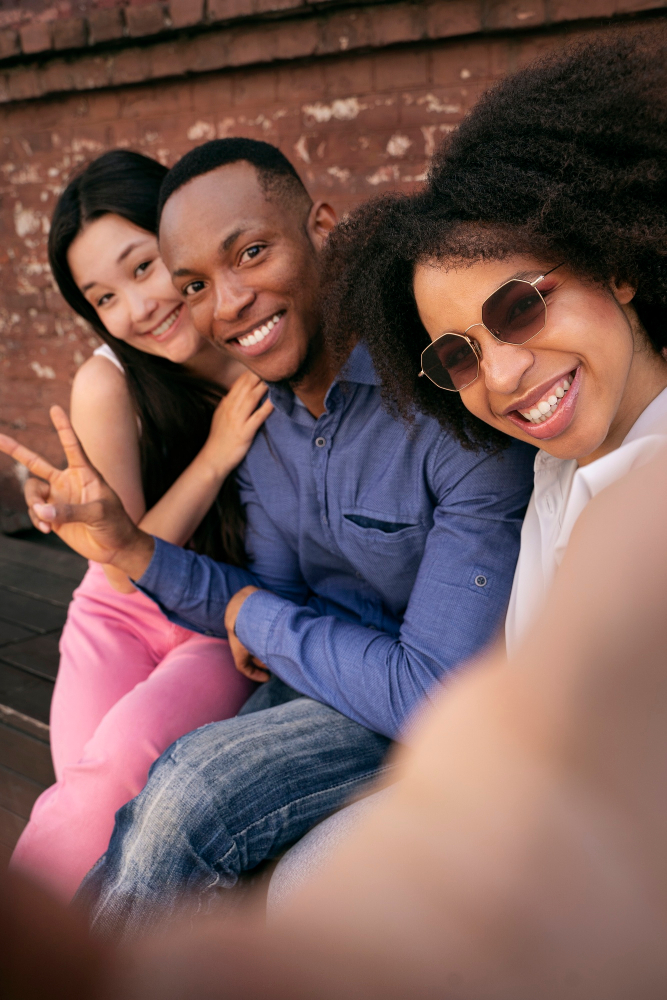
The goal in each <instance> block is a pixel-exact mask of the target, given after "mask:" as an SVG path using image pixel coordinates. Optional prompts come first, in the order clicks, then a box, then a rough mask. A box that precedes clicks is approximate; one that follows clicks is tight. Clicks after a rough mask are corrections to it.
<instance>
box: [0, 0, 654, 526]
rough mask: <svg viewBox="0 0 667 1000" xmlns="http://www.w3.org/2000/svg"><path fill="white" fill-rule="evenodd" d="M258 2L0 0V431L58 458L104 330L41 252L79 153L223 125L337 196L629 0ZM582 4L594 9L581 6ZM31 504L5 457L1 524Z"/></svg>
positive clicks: (366, 191)
mask: <svg viewBox="0 0 667 1000" xmlns="http://www.w3.org/2000/svg"><path fill="white" fill-rule="evenodd" d="M262 2H263V0H248V2H247V3H245V0H234V2H232V0H224V3H223V2H222V0H219V2H218V4H217V8H216V9H217V11H218V14H220V12H222V14H224V15H225V16H227V21H224V18H223V21H224V23H223V24H222V27H220V25H218V23H217V22H216V23H215V24H214V25H213V27H211V23H210V20H211V19H210V17H209V14H208V13H207V11H208V10H209V9H210V10H213V9H214V6H215V5H214V4H213V3H211V2H209V5H208V8H205V7H204V5H203V3H199V4H197V0H191V2H189V4H188V5H186V6H187V9H188V10H189V11H190V12H192V10H193V9H194V8H197V9H198V10H200V12H203V13H202V18H203V20H201V19H200V20H201V23H200V24H198V25H195V26H194V29H192V30H187V31H186V30H184V29H183V30H181V29H178V30H177V29H176V28H175V27H174V25H173V21H172V20H169V11H168V9H167V6H166V5H165V4H143V7H144V8H145V9H146V10H148V8H149V7H153V8H155V7H159V13H160V17H161V18H163V20H162V21H161V22H160V24H158V23H157V21H156V20H154V21H153V22H149V21H148V20H146V22H145V25H146V26H147V31H146V32H145V33H144V34H145V35H146V36H151V37H144V36H139V37H138V38H133V37H132V36H131V35H130V34H129V28H128V25H129V24H130V23H131V21H130V20H129V19H128V17H127V8H128V6H131V5H128V4H123V5H118V4H113V3H108V2H107V3H103V2H100V0H98V2H97V3H95V2H92V0H90V2H87V3H79V2H77V3H72V4H69V3H65V2H63V3H57V2H52V3H48V2H47V0H31V2H28V3H23V2H22V3H21V4H20V6H19V5H18V4H17V3H11V2H6V0H4V2H3V0H0V29H1V30H2V31H4V32H6V33H7V32H8V33H9V34H11V33H12V32H13V33H14V34H13V36H12V37H14V39H15V44H14V51H13V54H11V53H10V54H9V55H6V56H5V57H4V64H3V61H2V60H3V55H2V49H1V46H0V430H3V431H6V432H7V433H11V434H14V435H15V436H17V437H19V438H20V439H21V440H22V441H24V442H25V443H26V444H28V445H32V446H35V447H39V448H40V449H43V450H44V451H45V452H46V453H47V455H49V456H50V457H51V458H53V459H59V449H58V446H57V441H55V439H54V435H53V433H52V432H51V430H50V426H49V421H48V413H47V411H48V407H49V405H51V404H52V403H54V402H58V403H60V404H62V405H65V406H67V402H68V396H69V387H70V384H71V380H72V377H73V375H74V372H75V371H76V368H77V366H78V365H80V364H81V363H82V362H83V360H84V359H85V358H86V357H88V355H89V354H90V353H91V351H92V349H93V347H94V346H95V345H96V343H97V341H96V339H95V337H94V336H93V334H92V332H91V331H90V329H88V328H87V327H86V325H85V324H84V323H83V322H82V321H81V320H79V319H78V318H76V317H74V316H73V315H72V314H71V312H70V311H69V310H68V309H67V308H66V307H65V306H64V303H63V302H62V300H61V298H60V296H59V295H58V293H57V292H56V291H55V289H54V287H53V283H52V280H51V276H50V273H49V270H48V266H47V264H46V257H45V248H46V240H47V233H48V227H49V217H50V214H51V212H52V209H53V206H54V202H55V200H56V198H57V197H58V194H59V193H60V191H62V188H63V186H64V184H65V183H66V181H67V179H68V178H69V177H70V176H71V174H72V173H73V172H74V171H76V170H77V169H78V168H79V167H80V166H81V164H83V163H85V162H86V161H87V160H89V159H90V158H93V157H95V156H96V155H97V154H99V153H101V152H102V151H104V150H106V149H109V148H113V147H116V146H122V147H126V148H132V149H136V150H139V151H141V152H145V153H147V154H149V155H152V156H155V157H157V158H158V159H159V160H161V161H162V162H163V163H166V164H171V163H173V162H174V161H175V160H176V159H177V158H178V157H180V156H181V155H182V154H183V153H184V152H186V151H187V150H188V149H190V148H192V146H194V145H196V144H198V143H200V142H203V141H205V140H207V139H210V138H213V137H215V136H226V135H245V136H253V137H256V138H262V139H266V140H268V141H269V142H273V143H275V144H277V145H278V146H280V148H281V149H282V150H283V151H284V152H285V153H286V154H287V155H288V156H289V157H290V158H291V159H292V160H293V162H294V163H295V164H296V166H297V167H298V169H299V170H300V172H301V174H302V176H303V178H304V181H305V182H306V184H307V185H308V186H309V188H310V189H311V191H312V193H313V194H314V195H315V196H317V197H326V198H328V199H329V200H330V201H331V202H332V203H333V205H334V206H335V207H336V208H337V209H338V210H339V211H341V212H342V211H345V210H346V209H348V208H349V207H351V206H352V205H354V204H355V203H358V202H359V201H361V200H363V199H365V198H367V197H369V196H371V195H374V194H378V193H380V192H383V191H387V190H391V189H395V188H400V189H404V190H405V189H409V188H412V187H413V186H414V185H415V184H418V183H419V182H420V181H421V180H422V178H423V177H424V172H425V170H426V167H427V163H428V159H429V156H430V155H431V153H432V151H433V149H434V147H435V146H436V145H437V144H438V142H439V140H440V138H441V137H442V136H443V134H444V133H446V132H447V131H448V130H450V129H452V128H453V127H454V125H455V124H456V122H457V121H459V119H460V118H461V116H462V115H463V114H464V113H465V112H466V110H467V109H468V108H469V107H470V106H471V105H472V104H473V102H474V101H475V100H476V98H477V96H478V95H479V94H480V92H481V91H482V90H484V89H485V88H486V87H488V86H489V84H490V83H491V82H492V81H493V80H496V79H498V78H499V77H501V76H502V75H503V74H505V73H507V72H508V71H511V70H513V69H515V68H516V67H518V66H520V65H522V64H525V63H526V62H528V61H530V60H532V59H533V58H534V57H535V56H536V55H538V54H539V53H540V52H544V51H545V50H547V49H550V48H552V47H554V46H561V45H563V44H564V42H565V41H566V40H568V39H570V38H572V37H573V36H577V35H579V34H581V33H582V32H587V31H590V30H592V29H594V30H606V28H607V26H608V25H609V23H610V21H609V20H606V21H604V22H602V21H596V20H595V19H594V17H601V16H603V15H608V14H613V13H614V12H618V10H619V9H620V7H619V0H584V2H583V4H582V3H579V4H578V5H577V7H576V8H575V6H574V3H573V2H572V0H558V4H556V3H555V0H553V2H552V6H551V8H550V9H549V10H547V9H546V7H545V5H544V3H543V0H538V2H535V3H534V4H530V3H528V4H524V5H523V6H522V4H521V2H519V0H517V2H514V0H509V2H507V3H505V4H504V6H503V5H499V4H498V3H496V4H495V5H493V7H490V6H489V5H487V6H486V7H485V8H484V9H482V7H481V6H480V5H479V4H477V3H475V2H473V0H470V2H469V0H441V2H440V3H430V4H409V3H385V4H380V3H376V4H375V5H374V6H373V8H372V9H370V8H369V5H368V4H366V5H365V6H363V7H362V6H360V7H359V8H358V9H357V8H350V7H349V5H348V7H345V9H344V10H342V11H341V10H339V9H338V8H339V7H340V5H336V4H333V5H330V6H329V7H327V8H325V9H324V10H322V9H321V8H320V7H319V6H318V7H317V9H316V10H315V9H313V5H310V6H309V7H308V9H307V11H306V12H305V13H304V14H302V15H301V16H299V17H298V18H296V17H292V19H291V20H290V19H289V18H287V19H285V18H281V17H277V16H276V15H273V17H272V19H270V20H263V19H262V17H259V16H258V17H254V18H251V19H250V20H249V19H248V17H247V16H246V15H247V11H248V10H249V9H250V7H249V4H251V3H252V4H254V6H255V8H256V9H261V10H266V8H267V7H269V6H271V4H268V3H266V2H264V5H263V6H262ZM631 2H633V3H634V5H635V6H646V2H644V3H641V0H639V2H637V0H631ZM244 3H245V7H244V6H243V5H244ZM568 4H571V5H572V9H571V10H570V11H569V13H568V9H567V5H568ZM587 4H588V10H589V13H590V14H591V15H593V16H594V17H591V18H589V19H583V20H582V7H583V8H586V5H587ZM605 4H607V6H605ZM609 4H611V5H612V6H611V7H609ZM135 6H136V5H135ZM272 6H273V8H277V7H280V6H281V4H280V0H273V4H272ZM282 6H283V7H284V8H287V7H295V6H299V5H297V4H295V3H292V2H291V0H283V3H282ZM650 6H651V7H654V6H655V4H651V5H650ZM119 7H122V8H123V10H122V13H123V17H124V20H123V22H122V23H123V31H122V33H121V36H119V38H115V39H112V40H111V41H110V42H109V46H111V47H110V48H109V47H107V48H106V49H105V48H104V44H103V43H101V42H96V41H95V39H94V38H92V39H91V35H90V21H86V20H85V18H86V17H88V18H89V19H90V16H91V15H92V14H94V13H95V12H96V11H100V10H102V11H103V10H106V11H107V13H108V12H109V10H111V11H112V12H115V13H118V8H119ZM300 7H303V4H301V5H300ZM171 8H173V11H177V10H178V9H180V8H179V7H178V4H173V3H172V5H171ZM241 8H242V9H241ZM183 9H185V8H183ZM238 9H241V14H242V15H243V17H244V18H245V20H243V19H242V21H241V24H240V26H239V25H238V24H236V22H235V21H234V18H233V17H232V14H233V12H234V10H238ZM623 10H624V11H626V8H623ZM73 11H74V12H75V13H76V18H73ZM173 11H172V13H173ZM480 11H481V13H480ZM503 11H504V13H503ZM554 11H556V12H560V14H562V16H558V17H557V16H555V15H554ZM438 12H439V13H438ZM583 12H584V13H585V10H584V11H583ZM154 13H155V11H154ZM628 13H631V11H628ZM27 14H31V15H32V18H29V17H27V16H26V15H27ZM390 14H391V18H393V21H392V20H391V19H387V18H388V15H390ZM436 14H438V17H439V20H438V19H437V18H436ZM522 14H523V15H524V16H523V19H522V17H521V15H522ZM427 15H428V17H427ZM658 16H660V15H659V14H656V13H655V12H653V11H651V12H650V13H649V14H647V15H644V18H643V19H646V17H651V18H653V17H658ZM12 17H14V20H13V21H12ZM207 17H208V20H206V18H207ZM290 17H291V15H290ZM59 18H60V20H61V21H72V20H78V21H81V20H83V22H84V27H85V31H84V33H83V34H82V35H81V37H82V38H85V39H86V41H85V46H83V47H82V46H80V47H79V48H78V49H73V50H72V51H71V52H69V54H68V55H67V57H66V58H64V57H62V56H61V55H60V54H59V53H57V52H56V51H55V48H54V42H53V39H54V37H55V35H54V25H56V24H57V23H58V19H59ZM341 18H343V20H341ZM364 18H365V20H363V19H364ZM383 18H384V19H385V20H383ZM503 18H504V20H503ZM345 19H346V20H345ZM494 19H495V20H494ZM167 21H169V23H167ZM362 21H363V24H362ZM634 23H636V21H635V20H633V21H632V22H631V24H634ZM45 24H46V25H47V26H48V30H49V32H50V34H49V38H50V40H51V41H50V46H49V47H48V48H47V49H45V51H44V52H42V54H41V55H40V56H39V57H38V58H37V57H35V58H34V59H33V60H32V61H31V58H32V57H30V54H29V53H26V51H25V43H24V42H22V41H21V36H20V34H19V32H20V31H24V28H25V27H26V25H33V26H34V25H42V26H44V25H45ZM151 25H152V27H151ZM391 25H393V27H391ZM156 27H157V29H158V30H157V35H158V37H157V39H156V38H154V37H153V35H155V34H156V31H155V30H153V29H155V28H156ZM362 28H363V30H362ZM390 28H391V30H390ZM148 29H149V30H148ZM195 29H196V30H195ZM341 32H343V33H341ZM344 32H347V35H346V34H345V33H344ZM355 32H356V34H355ZM160 33H162V34H165V37H164V38H162V37H161V34H160ZM243 33H245V34H243ZM281 33H282V34H281ZM299 33H300V34H299ZM373 33H375V34H373ZM24 35H25V32H24ZM72 37H73V36H72ZM243 38H245V39H246V42H245V43H243ZM346 38H347V42H346V41H345V39H346ZM16 39H18V41H16ZM253 39H254V40H253ZM249 40H250V41H249ZM251 41H252V44H251ZM21 45H23V46H24V49H21ZM82 45H83V43H82ZM244 45H245V48H244ZM289 46H291V51H290V49H289ZM327 46H328V48H327ZM207 47H208V48H207ZM19 50H20V51H19ZM207 60H208V61H207ZM86 67H88V69H87V68H86ZM95 67H97V69H96V68H95ZM3 80H4V83H3ZM7 81H10V82H7ZM11 81H13V82H11ZM3 86H4V90H3ZM12 87H14V92H13V93H12V92H11V88H12ZM22 88H23V89H22ZM30 94H33V95H34V96H32V97H30ZM21 511H22V504H21V500H20V487H19V475H18V472H17V469H16V468H14V467H13V465H12V463H11V462H10V461H9V460H6V459H5V458H4V456H2V457H1V458H0V512H1V515H2V521H1V522H0V526H2V527H3V528H4V530H15V529H17V528H18V527H20V526H21V524H22V523H23V521H22V518H23V517H24V515H23V514H22V512H21Z"/></svg>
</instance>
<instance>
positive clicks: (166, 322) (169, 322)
mask: <svg viewBox="0 0 667 1000" xmlns="http://www.w3.org/2000/svg"><path fill="white" fill-rule="evenodd" d="M180 311H181V307H180V305H178V306H176V308H175V309H174V310H173V312H170V313H169V315H168V316H167V318H166V319H163V320H162V322H161V323H160V325H159V326H156V327H155V329H154V330H151V333H152V335H153V336H154V337H161V336H162V334H163V333H166V332H167V330H168V329H169V327H170V326H173V325H174V321H175V320H176V317H177V316H178V314H179V312H180Z"/></svg>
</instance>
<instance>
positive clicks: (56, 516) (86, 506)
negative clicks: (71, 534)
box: [32, 500, 104, 531]
mask: <svg viewBox="0 0 667 1000" xmlns="http://www.w3.org/2000/svg"><path fill="white" fill-rule="evenodd" d="M32 509H33V511H34V512H35V515H36V517H37V518H38V519H39V520H40V521H41V522H42V523H43V524H45V525H46V526H47V527H49V528H55V529H57V528H60V527H61V525H63V524H91V525H95V524H99V522H100V521H101V520H102V519H103V517H104V508H103V505H102V503H101V502H100V501H99V500H92V501H91V502H90V503H44V502H40V501H38V502H36V503H33V505H32ZM41 530H43V529H42V528H40V531H41Z"/></svg>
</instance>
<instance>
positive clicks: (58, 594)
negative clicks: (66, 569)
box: [0, 558, 76, 608]
mask: <svg viewBox="0 0 667 1000" xmlns="http://www.w3.org/2000/svg"><path fill="white" fill-rule="evenodd" d="M44 561H45V562H46V560H44ZM0 585H1V586H3V587H5V588H6V589H7V590H10V591H14V593H17V594H26V595H27V596H28V597H37V598H40V599H41V600H42V601H48V602H49V603H50V604H56V605H60V606H61V607H63V608H66V607H67V605H68V604H69V602H70V600H71V599H72V591H73V590H74V588H75V587H76V583H75V581H74V580H68V579H66V578H65V577H64V576H58V575H56V574H55V573H50V572H49V571H48V570H46V569H36V568H35V567H32V566H19V564H18V563H13V562H7V561H6V560H4V559H2V558H0Z"/></svg>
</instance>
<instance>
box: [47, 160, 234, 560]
mask: <svg viewBox="0 0 667 1000" xmlns="http://www.w3.org/2000/svg"><path fill="white" fill-rule="evenodd" d="M166 174H167V168H166V167H163V166H162V164H161V163H158V162H157V161H156V160H152V159H150V158H149V157H147V156H143V155H142V154H141V153H133V152H130V151H129V150H124V149H116V150H112V151H111V152H109V153H104V154H103V155H102V156H100V157H98V159H96V160H94V161H93V162H92V163H91V164H89V165H88V166H87V167H86V168H85V170H84V171H83V172H82V173H81V174H79V175H78V176H77V177H75V178H74V180H72V181H71V182H70V183H69V184H68V185H67V187H66V188H65V190H64V191H63V193H62V195H61V197H60V199H59V201H58V204H57V205H56V208H55V211H54V213H53V218H52V220H51V231H50V233H49V263H50V265H51V270H52V272H53V276H54V278H55V280H56V283H57V285H58V288H59V289H60V292H61V294H62V296H63V298H64V299H65V300H66V301H67V302H68V303H69V305H70V306H71V307H72V309H74V311H75V312H77V313H78V314H79V315H80V316H82V317H83V318H84V319H85V320H87V322H88V323H90V325H91V326H92V327H93V329H94V330H95V333H97V334H98V336H100V337H101V338H102V340H104V341H105V342H106V343H107V344H108V345H109V346H110V347H111V348H112V350H113V351H114V354H116V355H117V356H118V359H119V361H120V363H121V364H122V366H123V369H124V371H125V377H126V379H127V387H128V390H129V393H130V399H131V400H132V405H133V407H134V410H135V412H136V414H137V416H138V417H139V420H140V422H141V434H140V438H139V449H140V460H141V481H142V486H143V491H144V498H145V502H146V509H147V510H150V508H151V507H152V506H154V504H156V503H157V501H158V500H159V499H160V497H162V496H163V495H164V494H165V493H166V491H167V490H168V489H169V487H170V486H171V485H172V484H173V483H174V482H175V480H176V479H178V477H179V476H180V474H181V473H182V472H183V471H184V470H185V469H186V468H187V466H188V465H189V464H190V462H192V460H193V459H194V458H195V456H196V455H197V453H198V452H199V451H200V450H201V448H202V447H203V445H204V443H205V441H206V438H207V437H208V433H209V430H210V426H211V418H212V416H213V411H214V409H215V407H216V406H217V404H218V403H219V401H220V399H221V398H222V396H223V395H224V389H222V387H221V386H219V385H217V384H216V383H215V382H210V381H208V380H206V379H202V378H198V377H197V376H195V375H193V374H191V373H190V372H189V371H187V369H186V368H184V367H183V365H177V364H174V363H173V362H172V361H168V360H167V359H166V358H160V357H156V356H155V355H152V354H146V353H145V352H144V351H139V350H137V348H136V347H132V346H131V345H130V344H126V343H125V342H124V341H122V340H119V339H118V338H116V337H113V336H112V335H111V334H110V333H109V331H108V330H107V328H106V327H105V326H104V324H103V323H102V321H101V320H100V318H99V316H98V315H97V312H96V311H95V309H94V308H93V306H92V305H91V304H90V303H89V302H88V301H87V300H86V298H85V297H84V296H83V294H82V293H81V291H80V290H79V288H78V286H77V284H76V282H75V281H74V278H73V277H72V272H71V270H70V267H69V264H68V261H67V252H68V250H69V248H70V246H71V244H72V242H73V240H74V239H75V238H76V236H77V235H78V234H79V233H80V232H81V230H82V229H83V227H84V226H85V225H87V223H89V222H92V221H93V220H94V219H99V218H100V217H101V216H103V215H109V214H113V215H119V216H121V217H122V218H123V219H127V220H128V221H129V222H131V223H133V224H134V225H135V226H138V227H139V228H140V229H144V230H145V231H146V232H149V233H156V232H157V207H158V197H159V192H160V185H161V183H162V181H163V179H164V177H165V175H166ZM244 528H245V518H244V516H243V509H242V507H241V503H240V500H239V495H238V488H237V485H236V482H235V479H234V476H228V477H227V479H226V480H225V482H224V483H223V485H222V488H221V490H220V493H219V494H218V496H217V498H216V500H215V501H214V503H213V505H212V506H211V508H210V510H209V511H208V513H207V514H206V516H205V517H204V518H203V520H202V522H201V524H200V525H199V527H198V528H197V530H196V531H195V533H194V535H193V537H192V540H191V542H190V545H191V546H192V548H194V549H196V551H197V552H201V553H204V554H205V555H209V556H211V557H212V558H214V559H218V560H220V561H223V562H228V563H231V564H233V565H236V566H242V565H244V564H245V561H246V557H245V550H244V547H243V537H244Z"/></svg>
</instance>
